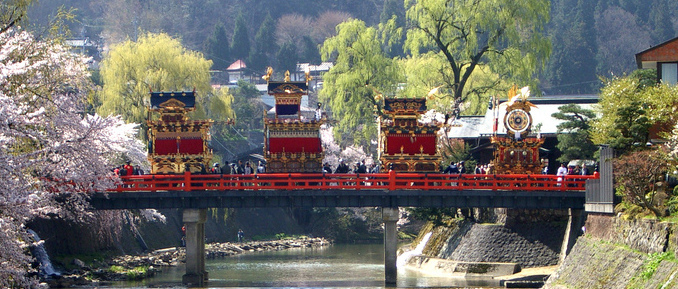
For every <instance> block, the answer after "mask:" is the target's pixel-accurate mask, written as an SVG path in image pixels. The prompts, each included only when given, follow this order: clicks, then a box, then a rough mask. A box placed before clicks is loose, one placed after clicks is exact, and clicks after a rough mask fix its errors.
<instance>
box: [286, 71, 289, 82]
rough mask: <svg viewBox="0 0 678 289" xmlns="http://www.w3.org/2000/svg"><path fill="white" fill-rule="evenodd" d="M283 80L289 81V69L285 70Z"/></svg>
mask: <svg viewBox="0 0 678 289" xmlns="http://www.w3.org/2000/svg"><path fill="white" fill-rule="evenodd" d="M285 82H290V71H289V70H285Z"/></svg>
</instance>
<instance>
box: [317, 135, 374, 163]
mask: <svg viewBox="0 0 678 289" xmlns="http://www.w3.org/2000/svg"><path fill="white" fill-rule="evenodd" d="M332 129H333V127H332V126H330V125H327V124H324V125H322V126H321V127H320V141H321V142H322V146H323V153H324V154H325V157H324V158H323V163H327V164H329V165H330V167H331V168H332V169H333V170H336V168H337V166H339V163H340V162H341V161H342V160H343V161H344V162H345V163H346V164H348V165H351V164H355V163H357V162H360V161H365V165H371V164H373V163H374V161H373V159H372V156H371V155H367V154H366V153H365V150H364V149H363V147H362V146H355V145H351V146H349V147H346V148H343V149H342V148H341V146H339V144H337V142H336V141H335V140H334V134H333V132H332Z"/></svg>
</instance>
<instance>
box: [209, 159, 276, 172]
mask: <svg viewBox="0 0 678 289" xmlns="http://www.w3.org/2000/svg"><path fill="white" fill-rule="evenodd" d="M265 172H266V165H265V164H264V162H262V161H259V164H258V165H257V166H256V167H254V166H253V165H252V163H250V162H249V161H246V162H244V163H243V161H242V160H239V161H238V162H237V163H236V162H231V163H230V164H229V162H228V161H225V162H224V166H223V167H222V166H221V165H220V164H219V163H214V165H212V168H210V170H209V173H210V174H223V175H251V174H261V173H265Z"/></svg>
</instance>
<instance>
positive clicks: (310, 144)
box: [268, 137, 322, 153]
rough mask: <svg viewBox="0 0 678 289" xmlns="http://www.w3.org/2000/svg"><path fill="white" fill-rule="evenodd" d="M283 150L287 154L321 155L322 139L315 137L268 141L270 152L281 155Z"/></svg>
mask: <svg viewBox="0 0 678 289" xmlns="http://www.w3.org/2000/svg"><path fill="white" fill-rule="evenodd" d="M283 148H284V150H285V152H286V153H300V152H302V151H303V152H307V153H319V152H322V146H321V144H320V138H315V137H290V138H270V139H268V151H269V152H271V153H281V152H283Z"/></svg>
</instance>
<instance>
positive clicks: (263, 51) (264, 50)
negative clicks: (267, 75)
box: [247, 14, 277, 71]
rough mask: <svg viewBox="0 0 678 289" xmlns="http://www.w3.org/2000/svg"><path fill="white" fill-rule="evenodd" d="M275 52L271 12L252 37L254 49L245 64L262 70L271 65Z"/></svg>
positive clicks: (273, 23)
mask: <svg viewBox="0 0 678 289" xmlns="http://www.w3.org/2000/svg"><path fill="white" fill-rule="evenodd" d="M276 52H277V45H276V42H275V21H273V18H272V17H271V14H268V15H267V16H266V18H265V19H264V22H262V23H261V26H259V31H257V35H256V36H255V37H254V50H253V51H252V53H250V56H249V60H248V61H247V65H248V67H249V68H251V69H253V70H255V71H263V70H264V69H265V68H266V67H267V66H271V61H272V59H273V58H274V57H275V53H276Z"/></svg>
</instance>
